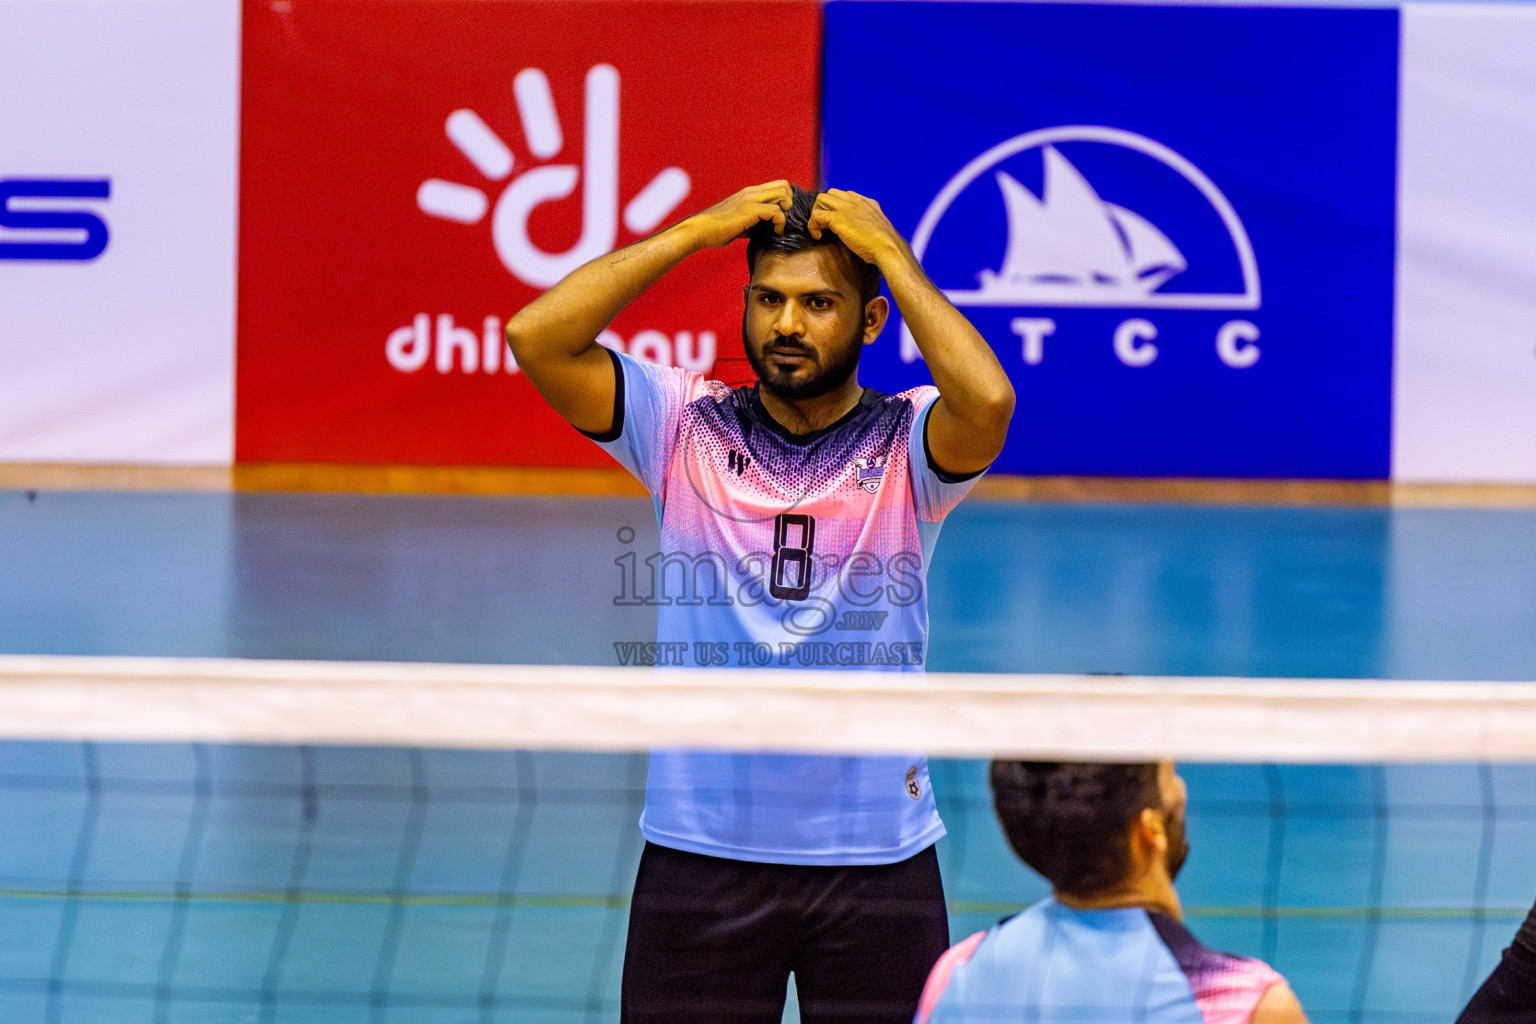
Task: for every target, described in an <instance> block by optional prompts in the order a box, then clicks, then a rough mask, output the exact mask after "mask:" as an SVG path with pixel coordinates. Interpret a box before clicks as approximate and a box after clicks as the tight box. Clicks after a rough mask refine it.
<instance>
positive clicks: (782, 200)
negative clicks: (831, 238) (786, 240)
mask: <svg viewBox="0 0 1536 1024" xmlns="http://www.w3.org/2000/svg"><path fill="white" fill-rule="evenodd" d="M790 202H791V192H790V188H789V182H787V181H783V180H780V181H770V182H768V183H766V184H763V185H752V186H750V187H748V188H744V189H742V190H741V191H740V192H737V193H736V194H735V195H733V196H730V197H728V198H725V199H722V200H720V202H718V203H716V204H715V205H714V206H711V207H710V208H709V209H707V210H703V211H701V212H699V213H696V214H694V215H693V216H692V217H689V218H688V219H687V220H686V221H684V222H683V223H684V224H686V225H687V226H688V228H689V229H690V230H691V231H693V232H694V236H695V239H696V240H697V242H698V244H699V246H700V248H716V247H718V246H722V245H730V244H731V243H732V242H734V241H736V239H738V238H741V237H742V236H744V235H745V234H746V233H747V232H748V231H750V230H751V229H752V228H753V227H755V226H757V225H758V224H761V223H762V222H763V221H772V222H773V231H774V234H778V235H782V234H783V233H784V215H785V213H787V212H788V211H789V206H790Z"/></svg>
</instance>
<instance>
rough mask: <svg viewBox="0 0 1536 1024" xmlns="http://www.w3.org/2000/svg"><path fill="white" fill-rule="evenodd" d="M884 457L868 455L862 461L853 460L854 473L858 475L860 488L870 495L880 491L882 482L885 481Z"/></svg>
mask: <svg viewBox="0 0 1536 1024" xmlns="http://www.w3.org/2000/svg"><path fill="white" fill-rule="evenodd" d="M885 460H886V456H884V455H868V456H865V457H864V458H862V459H854V460H853V469H854V472H855V473H857V474H858V482H859V486H860V487H862V488H864V489H865V490H866V491H868V492H869V493H870V494H874V493H875V492H876V491H878V490H879V489H880V481H882V480H884V479H885Z"/></svg>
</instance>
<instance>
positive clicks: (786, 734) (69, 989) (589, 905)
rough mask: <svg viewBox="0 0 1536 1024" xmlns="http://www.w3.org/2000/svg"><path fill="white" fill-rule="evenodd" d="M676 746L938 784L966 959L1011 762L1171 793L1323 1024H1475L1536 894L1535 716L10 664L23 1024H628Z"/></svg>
mask: <svg viewBox="0 0 1536 1024" xmlns="http://www.w3.org/2000/svg"><path fill="white" fill-rule="evenodd" d="M676 745H698V746H706V747H712V748H720V749H740V750H796V751H833V752H844V753H865V752H868V753H876V752H883V751H891V750H908V749H924V750H927V751H930V752H931V754H932V755H934V760H933V761H932V763H931V778H932V783H933V788H934V793H935V796H936V798H937V800H938V803H939V809H940V813H941V815H942V816H943V818H944V820H945V823H946V826H947V828H948V835H947V837H946V838H945V839H944V840H942V841H941V842H940V844H939V853H940V860H941V865H942V867H943V871H944V876H945V886H946V892H947V895H948V898H949V901H950V914H951V931H952V935H953V936H954V937H955V938H960V937H963V936H964V935H966V934H969V933H970V932H972V931H974V930H977V929H979V928H982V927H985V926H986V925H988V924H990V923H992V922H994V921H996V920H997V919H999V918H1001V917H1004V916H1006V915H1008V914H1011V913H1014V912H1016V911H1018V910H1019V909H1022V908H1023V907H1025V906H1027V905H1028V904H1029V903H1031V902H1033V901H1035V900H1037V899H1039V898H1040V897H1041V896H1043V895H1045V893H1046V891H1047V889H1046V887H1045V884H1044V883H1043V882H1042V881H1041V880H1040V879H1039V878H1038V877H1037V876H1035V875H1034V874H1032V873H1031V872H1030V871H1029V870H1028V869H1026V868H1025V867H1023V866H1022V865H1021V864H1020V863H1019V862H1018V861H1017V860H1016V859H1015V858H1014V856H1013V854H1012V853H1011V852H1010V851H1009V850H1008V848H1007V846H1006V844H1005V842H1004V840H1003V838H1002V836H1001V833H1000V830H999V828H998V826H997V823H996V820H995V817H994V815H993V813H992V809H991V802H990V795H989V793H988V791H987V786H986V774H985V762H986V759H987V758H990V757H993V756H1010V757H1031V758H1050V759H1067V760H1076V759H1082V760H1142V759H1153V758H1160V757H1171V758H1174V759H1176V760H1178V761H1179V762H1180V763H1181V770H1182V772H1183V774H1184V776H1185V778H1186V779H1187V781H1188V784H1189V792H1190V797H1189V812H1188V813H1189V823H1188V828H1189V835H1190V838H1191V841H1192V847H1193V853H1192V855H1191V857H1190V860H1189V863H1188V866H1187V867H1186V869H1185V871H1184V873H1183V875H1181V877H1180V891H1181V895H1182V897H1183V899H1184V902H1185V904H1186V912H1187V919H1188V923H1189V924H1190V926H1191V928H1192V930H1193V931H1194V932H1195V933H1196V934H1197V935H1198V936H1199V937H1200V938H1201V939H1202V940H1203V941H1205V942H1206V944H1207V945H1210V946H1212V947H1214V948H1220V949H1226V950H1230V951H1232V952H1237V953H1242V954H1246V955H1252V956H1259V957H1262V958H1264V959H1266V960H1268V961H1270V962H1271V963H1273V964H1275V966H1276V967H1278V968H1279V969H1280V970H1281V971H1282V973H1284V974H1286V975H1287V977H1288V978H1289V979H1290V980H1291V982H1292V985H1293V987H1295V989H1296V990H1297V992H1298V994H1299V995H1300V997H1301V999H1302V1002H1303V1004H1304V1006H1305V1007H1306V1009H1307V1012H1308V1014H1309V1016H1310V1017H1311V1019H1312V1020H1313V1021H1318V1022H1327V1021H1337V1022H1341V1024H1342V1022H1345V1021H1349V1022H1366V1021H1372V1022H1374V1021H1381V1022H1387V1021H1394V1022H1397V1021H1425V1022H1429V1021H1446V1022H1449V1021H1450V1020H1452V1019H1453V1018H1454V1016H1455V1013H1456V1010H1457V1009H1458V1008H1459V1007H1460V1006H1461V1004H1462V1003H1463V1002H1464V1001H1465V999H1466V997H1467V995H1468V994H1470V992H1471V990H1472V989H1473V988H1474V987H1475V986H1476V984H1477V982H1478V981H1479V980H1480V979H1481V977H1482V976H1483V975H1484V974H1485V973H1486V971H1487V970H1488V969H1489V967H1490V966H1491V965H1492V963H1493V962H1495V960H1496V959H1497V957H1498V954H1499V951H1500V949H1502V947H1503V946H1504V945H1506V944H1507V943H1508V941H1509V936H1510V934H1511V933H1512V932H1513V930H1514V928H1515V926H1516V924H1517V923H1518V922H1519V920H1520V919H1521V918H1522V917H1523V916H1524V914H1525V911H1526V909H1527V908H1528V907H1529V906H1530V903H1531V900H1532V898H1533V897H1536V855H1533V854H1536V684H1526V683H1468V682H1445V683H1434V682H1394V681H1372V680H1279V679H1275V680H1253V679H1170V678H1151V677H1148V678H1132V677H1114V676H1108V677H1106V676H1006V675H950V674H939V673H935V674H930V675H927V676H913V677H907V676H900V675H894V674H869V673H859V674H839V673H835V672H776V671H771V670H765V671H730V670H721V671H702V670H701V671H686V672H684V671H677V672H668V671H665V670H656V671H649V670H634V669H597V668H590V669H589V668H577V667H536V666H485V665H479V666H469V665H426V664H369V663H351V662H349V663H335V662H298V661H223V660H180V659H137V658H122V659H119V658H74V657H26V656H11V657H3V658H0V806H3V807H4V816H3V819H0V820H4V821H5V822H6V828H5V830H4V833H3V837H0V1017H3V1018H4V1019H7V1020H39V1021H61V1022H73V1021H95V1020H114V1021H116V1020H130V1019H132V1020H164V1021H172V1020H174V1021H226V1020H228V1021H233V1020H242V1021H243V1020H256V1021H327V1022H330V1021H354V1020H356V1021H364V1020H367V1021H381V1020H383V1021H411V1022H415V1024H424V1022H440V1021H441V1022H448V1021H467V1020H475V1021H512V1020H516V1021H520V1022H521V1021H539V1022H561V1024H565V1022H576V1021H599V1020H604V1021H606V1020H613V1019H616V1017H617V1000H618V985H619V971H620V967H621V964H622V956H623V945H624V929H625V923H626V920H627V911H628V894H629V891H630V887H631V885H632V883H633V880H634V871H635V865H636V861H637V859H638V856H639V852H640V848H641V843H642V840H641V837H640V834H639V831H638V828H637V825H636V821H637V818H638V816H639V812H640V808H641V804H642V802H643V798H644V785H645V773H646V762H645V756H644V753H643V752H644V751H645V750H646V749H649V748H652V747H657V746H676ZM787 1012H788V1016H789V1017H790V1019H793V1018H794V1009H793V1004H792V1003H791V1007H790V1009H789V1011H787Z"/></svg>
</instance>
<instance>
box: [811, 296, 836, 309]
mask: <svg viewBox="0 0 1536 1024" xmlns="http://www.w3.org/2000/svg"><path fill="white" fill-rule="evenodd" d="M806 305H808V306H810V307H811V308H812V309H831V308H832V300H831V299H829V298H827V297H826V296H825V295H814V296H812V297H811V300H810V301H809V302H808V303H806Z"/></svg>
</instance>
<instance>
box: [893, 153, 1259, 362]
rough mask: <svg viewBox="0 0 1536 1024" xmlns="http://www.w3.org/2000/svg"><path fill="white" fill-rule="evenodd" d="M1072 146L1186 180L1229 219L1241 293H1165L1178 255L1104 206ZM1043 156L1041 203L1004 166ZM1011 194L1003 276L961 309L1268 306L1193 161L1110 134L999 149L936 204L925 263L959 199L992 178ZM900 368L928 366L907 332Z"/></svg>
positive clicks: (924, 240)
mask: <svg viewBox="0 0 1536 1024" xmlns="http://www.w3.org/2000/svg"><path fill="white" fill-rule="evenodd" d="M1067 143H1074V144H1076V143H1096V144H1101V145H1107V146H1114V147H1117V148H1119V149H1122V150H1130V151H1132V152H1134V153H1139V154H1141V155H1142V156H1143V157H1147V158H1150V159H1151V160H1154V161H1156V162H1157V163H1160V164H1162V165H1163V166H1164V167H1166V168H1168V169H1170V170H1172V171H1173V172H1175V173H1176V174H1178V175H1179V176H1180V177H1182V178H1183V179H1184V180H1185V181H1186V182H1187V183H1188V184H1189V186H1190V187H1192V188H1193V189H1194V190H1195V191H1196V192H1198V193H1199V194H1200V195H1201V196H1202V197H1203V198H1204V199H1205V202H1206V203H1207V204H1208V205H1209V207H1210V209H1211V210H1212V211H1213V212H1214V213H1215V214H1216V216H1217V217H1218V218H1219V219H1220V221H1221V224H1222V226H1223V227H1224V228H1225V229H1226V234H1227V237H1228V239H1229V240H1230V242H1231V245H1232V253H1233V256H1234V257H1235V258H1236V263H1237V270H1238V272H1239V274H1240V277H1241V282H1242V285H1241V288H1240V289H1238V290H1234V291H1227V292H1203V291H1163V290H1161V289H1162V288H1163V286H1164V285H1166V284H1167V283H1168V282H1169V281H1171V280H1173V279H1175V278H1176V277H1178V275H1180V274H1182V273H1183V272H1184V271H1185V270H1187V269H1188V267H1189V263H1188V261H1187V259H1186V258H1185V256H1184V254H1183V252H1181V251H1180V249H1179V247H1178V246H1177V245H1176V244H1175V243H1174V242H1173V241H1172V240H1171V239H1170V238H1169V237H1168V235H1167V234H1166V233H1164V231H1163V229H1162V228H1160V227H1158V226H1157V225H1155V224H1153V223H1152V222H1151V221H1149V220H1148V219H1147V218H1146V217H1145V216H1143V215H1141V214H1139V213H1137V212H1136V211H1134V210H1130V209H1127V208H1126V207H1124V206H1119V205H1116V204H1115V203H1112V202H1109V201H1107V200H1105V199H1104V198H1102V197H1101V196H1100V195H1099V194H1098V192H1097V191H1096V190H1095V189H1094V187H1093V185H1092V184H1090V183H1089V181H1088V179H1087V178H1086V177H1084V176H1083V173H1082V172H1081V171H1079V170H1078V169H1077V167H1075V166H1074V165H1073V164H1072V162H1071V161H1069V160H1068V159H1067V158H1066V157H1065V156H1064V155H1063V154H1062V152H1061V150H1060V149H1059V148H1058V147H1059V146H1061V145H1064V144H1067ZM1029 150H1039V151H1040V155H1041V162H1042V166H1043V169H1044V178H1043V184H1042V186H1041V189H1040V195H1039V196H1038V197H1037V196H1036V195H1035V194H1034V193H1032V192H1031V191H1030V190H1029V189H1028V188H1026V187H1025V186H1024V185H1022V184H1020V183H1019V181H1018V180H1017V179H1016V178H1014V177H1013V176H1012V175H1010V174H1008V173H1007V172H1006V171H1004V170H1002V169H1001V168H1000V167H999V166H998V165H999V164H1001V163H1003V162H1004V161H1005V160H1008V159H1010V158H1012V157H1014V156H1017V155H1018V154H1020V153H1024V152H1027V151H1029ZM989 171H990V172H993V173H992V179H993V180H994V181H995V182H996V184H997V187H998V188H999V189H1000V190H1001V192H1002V198H1003V210H1004V213H1005V215H1006V216H1007V218H1008V244H1007V248H1006V250H1005V251H1004V253H1003V256H1002V263H1001V266H999V267H998V269H996V270H992V269H991V268H987V269H983V270H981V271H980V272H979V273H977V275H976V281H977V287H975V288H945V289H944V294H945V295H947V296H948V297H949V299H950V301H952V302H953V303H954V304H955V305H957V306H960V307H966V306H994V307H1012V308H1019V309H1026V308H1033V309H1060V308H1084V307H1092V308H1100V309H1220V310H1253V309H1258V308H1259V305H1260V298H1259V266H1258V260H1257V259H1256V258H1255V257H1254V252H1253V243H1252V242H1251V241H1250V240H1249V238H1248V231H1247V229H1246V228H1244V227H1243V222H1242V220H1241V218H1239V217H1238V215H1237V211H1236V210H1235V209H1233V207H1232V204H1231V202H1230V201H1228V199H1227V197H1226V196H1225V195H1224V194H1223V193H1222V191H1221V189H1219V188H1218V187H1217V186H1216V183H1215V182H1213V181H1212V180H1211V179H1210V177H1208V176H1207V175H1206V174H1205V172H1204V171H1202V170H1200V168H1198V167H1196V166H1195V165H1194V164H1193V163H1192V162H1191V161H1190V160H1189V159H1187V158H1186V157H1184V156H1183V155H1181V154H1179V153H1177V152H1175V151H1174V150H1172V149H1170V148H1169V147H1167V146H1165V145H1163V144H1162V143H1160V142H1158V141H1156V140H1155V139H1149V138H1147V137H1146V136H1145V135H1138V134H1136V133H1135V132H1131V131H1126V130H1125V129H1123V128H1111V127H1108V126H1106V125H1061V126H1058V127H1054V128H1039V129H1036V130H1034V131H1028V132H1025V133H1023V134H1022V135H1016V136H1014V137H1013V138H1011V139H1006V140H1004V141H1002V142H999V143H998V144H997V145H995V146H993V147H992V148H990V149H988V150H987V151H986V152H984V153H982V154H980V155H979V156H977V157H975V158H974V159H972V160H970V161H969V162H968V163H966V165H965V166H964V167H962V168H961V169H960V170H959V171H957V172H956V173H955V175H954V176H953V177H951V178H950V179H949V181H947V182H946V183H945V184H944V187H943V188H941V189H940V190H939V192H938V194H937V195H936V196H934V198H933V201H932V202H931V203H929V204H928V208H927V210H925V211H924V212H923V216H922V218H921V219H920V220H919V221H918V225H917V229H916V230H915V231H913V233H912V250H913V252H914V253H915V254H916V256H917V258H918V260H919V261H921V260H923V258H924V256H925V255H926V253H927V251H928V247H929V245H930V244H931V243H932V242H933V237H934V232H935V231H936V230H937V229H938V227H939V223H940V221H942V220H943V218H944V215H945V213H947V212H948V211H949V208H950V206H951V205H952V204H953V203H954V202H955V200H956V199H957V198H959V196H960V194H961V193H962V192H964V191H965V190H966V189H968V188H970V187H971V185H973V184H974V183H976V182H977V181H978V180H980V179H981V178H982V177H983V176H984V175H986V174H987V173H988V172H989ZM901 358H902V360H903V361H904V362H909V363H910V362H912V361H914V360H916V359H919V358H921V354H920V353H919V352H918V350H917V345H916V343H915V342H914V341H913V340H912V336H911V333H910V332H909V331H908V330H907V327H906V324H905V323H903V324H902V328H901Z"/></svg>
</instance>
